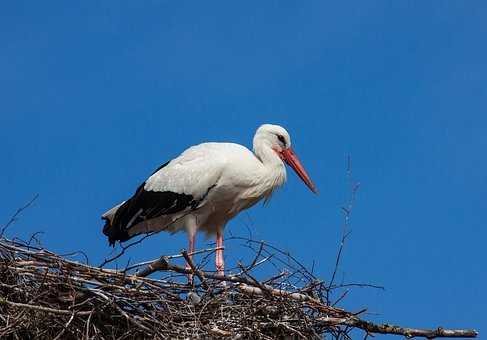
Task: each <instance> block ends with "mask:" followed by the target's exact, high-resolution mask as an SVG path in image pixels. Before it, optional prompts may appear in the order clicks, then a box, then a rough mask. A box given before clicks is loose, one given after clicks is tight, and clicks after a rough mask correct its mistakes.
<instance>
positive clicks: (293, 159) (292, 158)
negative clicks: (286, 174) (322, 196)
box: [281, 148, 318, 194]
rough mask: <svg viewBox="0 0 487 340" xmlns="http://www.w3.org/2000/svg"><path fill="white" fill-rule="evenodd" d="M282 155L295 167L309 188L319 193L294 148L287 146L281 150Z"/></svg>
mask: <svg viewBox="0 0 487 340" xmlns="http://www.w3.org/2000/svg"><path fill="white" fill-rule="evenodd" d="M281 157H282V159H283V160H284V161H285V162H286V163H287V164H288V165H289V166H290V167H291V168H293V169H294V171H295V172H296V174H298V176H299V177H300V178H301V179H302V180H303V182H304V184H306V185H307V186H308V188H310V189H311V191H312V192H314V193H315V194H317V193H318V189H316V186H315V184H314V183H313V181H312V180H311V178H310V177H309V175H308V173H307V172H306V170H305V169H304V166H303V165H302V164H301V162H300V161H299V158H298V156H296V154H295V153H294V151H293V149H291V148H287V149H284V150H282V151H281Z"/></svg>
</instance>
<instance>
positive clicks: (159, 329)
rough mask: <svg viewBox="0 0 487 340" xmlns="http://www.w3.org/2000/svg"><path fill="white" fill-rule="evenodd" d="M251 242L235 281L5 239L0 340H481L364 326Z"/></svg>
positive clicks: (294, 268)
mask: <svg viewBox="0 0 487 340" xmlns="http://www.w3.org/2000/svg"><path fill="white" fill-rule="evenodd" d="M248 244H251V245H254V244H255V245H256V248H255V254H256V256H255V257H254V258H253V260H252V261H251V262H250V265H248V266H244V265H243V264H240V266H239V268H236V269H237V270H239V271H238V274H234V275H232V274H227V275H218V274H216V273H214V272H209V271H203V270H201V269H199V268H201V264H198V265H196V264H195V263H194V262H193V260H191V258H190V257H189V256H188V254H187V253H186V252H185V251H183V252H182V254H180V255H174V256H162V257H160V258H159V259H157V260H155V261H153V262H151V263H145V265H146V267H145V268H144V269H142V270H140V271H138V272H134V271H133V270H135V269H136V268H140V267H141V266H140V265H134V266H132V267H130V268H131V270H129V269H128V268H125V269H124V270H111V269H105V268H99V267H94V266H90V265H87V264H83V263H80V262H76V261H72V260H68V259H67V258H65V257H62V256H59V255H56V254H54V253H52V252H49V251H47V250H45V249H42V248H40V247H34V246H31V245H29V244H27V243H23V242H21V241H12V240H8V239H6V238H0V338H4V337H9V338H58V339H61V338H85V339H89V338H97V339H98V338H99V339H108V338H110V339H112V338H113V339H126V338H151V339H152V338H155V339H165V338H174V339H178V338H179V339H180V338H241V339H275V338H284V337H291V338H306V339H321V338H323V337H325V336H326V337H327V338H335V339H348V338H349V335H348V334H349V333H350V331H351V330H352V329H361V330H363V331H364V334H366V335H369V334H372V333H383V334H396V335H402V336H406V337H413V336H417V337H426V338H436V337H476V335H477V333H476V332H475V331H474V330H447V329H442V328H437V329H431V330H422V329H412V328H402V327H398V326H392V325H388V324H383V325H379V324H374V323H371V322H368V321H365V320H363V319H362V318H361V317H359V314H360V315H361V312H359V313H352V312H349V311H345V310H343V309H340V308H337V307H334V306H332V305H331V303H330V301H328V300H327V296H328V295H329V294H328V290H329V289H333V288H332V287H328V286H327V285H326V284H324V283H323V282H322V281H317V280H316V279H315V278H314V277H313V276H312V275H311V274H310V272H309V271H307V270H306V269H305V268H304V267H303V266H302V265H301V264H298V263H294V262H293V261H295V260H294V259H292V260H290V258H287V259H285V255H284V254H285V253H284V252H281V253H278V252H276V251H274V254H270V253H272V252H273V249H274V250H275V248H271V247H268V246H267V245H266V244H265V243H264V242H253V241H252V242H250V241H249V243H248ZM211 251H213V249H209V250H207V252H206V253H210V252H211ZM200 253H205V252H204V251H203V252H200ZM276 253H277V254H276ZM270 256H272V260H271V257H270ZM279 256H280V257H279ZM178 257H183V258H185V259H186V262H187V264H188V265H189V268H185V267H183V266H179V265H176V264H174V263H171V262H172V259H177V258H178ZM271 261H276V262H275V263H274V265H276V266H277V264H278V263H284V262H286V261H287V263H288V265H287V266H286V268H285V271H282V268H281V270H279V273H278V274H276V275H275V276H274V277H272V278H270V279H268V280H264V281H258V280H257V279H256V278H255V277H256V276H255V275H254V274H253V273H252V271H253V270H255V268H257V267H258V266H259V265H260V264H262V263H270V262H271ZM289 263H291V265H289ZM293 263H294V265H292V264H293ZM151 274H153V275H154V276H156V275H158V274H163V275H171V276H170V277H169V278H168V279H156V278H149V277H148V276H149V275H151ZM187 274H194V275H196V276H197V277H198V278H199V279H200V281H199V282H200V283H199V284H193V285H188V284H187V283H186V275H187ZM221 282H226V285H225V286H222V285H221Z"/></svg>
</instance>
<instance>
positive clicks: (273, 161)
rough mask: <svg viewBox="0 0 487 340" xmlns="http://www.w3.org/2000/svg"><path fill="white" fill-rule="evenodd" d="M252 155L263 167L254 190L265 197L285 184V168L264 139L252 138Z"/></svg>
mask: <svg viewBox="0 0 487 340" xmlns="http://www.w3.org/2000/svg"><path fill="white" fill-rule="evenodd" d="M254 154H255V156H256V157H257V158H258V159H259V160H260V162H261V163H262V165H263V170H264V171H263V172H262V176H261V177H260V178H259V180H258V182H259V183H258V185H257V187H258V188H256V189H257V190H258V191H260V192H261V195H264V196H266V197H268V196H270V195H271V194H272V191H273V190H274V189H276V188H278V187H280V186H281V185H283V184H284V182H286V166H285V165H284V162H283V161H282V160H281V158H280V157H279V155H278V154H277V153H276V152H275V151H274V150H273V149H272V148H271V146H270V144H269V142H268V141H267V140H266V139H263V138H258V136H256V137H255V138H254Z"/></svg>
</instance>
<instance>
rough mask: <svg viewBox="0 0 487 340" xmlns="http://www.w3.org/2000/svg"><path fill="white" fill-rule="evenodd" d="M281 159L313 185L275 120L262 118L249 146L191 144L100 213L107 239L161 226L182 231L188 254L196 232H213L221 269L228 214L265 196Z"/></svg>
mask: <svg viewBox="0 0 487 340" xmlns="http://www.w3.org/2000/svg"><path fill="white" fill-rule="evenodd" d="M286 164H287V165H289V166H290V167H291V168H292V169H293V170H294V171H295V172H296V174H297V175H298V176H299V177H300V178H301V180H302V181H303V182H304V184H305V185H306V186H307V187H308V188H309V189H310V190H311V191H312V192H313V193H318V190H317V188H316V186H315V184H314V183H313V181H312V180H311V178H310V176H309V175H308V173H307V172H306V170H305V168H304V166H303V165H302V164H301V162H300V160H299V158H298V157H297V155H296V154H295V152H294V151H293V149H292V148H291V137H290V135H289V133H288V132H287V131H286V129H285V128H283V127H281V126H279V125H273V124H263V125H261V126H260V127H258V129H257V131H256V132H255V135H254V138H253V152H252V151H250V150H249V149H248V148H246V147H245V146H242V145H239V144H236V143H217V142H207V143H202V144H198V145H195V146H192V147H190V148H188V149H187V150H185V151H184V152H183V153H182V154H181V155H179V156H178V157H176V158H174V159H172V160H170V161H169V162H166V163H164V164H163V165H161V166H160V167H159V168H157V169H156V170H155V171H154V172H153V173H152V174H151V175H150V176H149V177H148V178H147V180H146V181H145V182H143V183H142V184H141V185H140V186H139V187H138V188H137V190H136V191H135V193H134V194H133V196H132V197H130V198H129V199H127V200H126V201H123V202H122V203H120V204H118V205H116V206H114V207H113V208H111V209H110V210H108V211H107V212H105V213H104V214H103V215H102V219H103V220H104V221H105V225H104V227H103V233H104V234H105V235H106V236H107V237H108V241H109V244H110V245H111V246H115V243H116V242H117V241H118V242H125V241H127V240H129V239H131V238H133V237H135V236H137V235H141V234H147V233H152V232H158V231H161V230H164V231H167V232H170V233H176V232H179V231H185V232H186V233H187V237H188V254H189V255H190V257H191V256H192V254H193V252H194V249H195V237H196V234H197V232H204V233H206V235H207V236H212V235H214V236H216V248H215V249H216V250H215V265H216V271H217V274H219V275H224V273H225V264H224V258H223V249H224V248H223V231H224V228H225V226H226V224H227V222H228V221H229V220H231V219H232V218H234V217H235V216H236V215H237V214H238V213H239V212H241V211H243V210H245V209H248V208H250V207H252V206H253V205H255V204H256V203H257V202H259V201H261V200H264V202H267V201H269V199H270V198H271V196H272V194H273V193H274V191H275V190H276V189H278V188H279V187H281V186H282V185H283V184H284V183H285V182H286V178H287V173H286Z"/></svg>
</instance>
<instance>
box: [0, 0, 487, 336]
mask: <svg viewBox="0 0 487 340" xmlns="http://www.w3.org/2000/svg"><path fill="white" fill-rule="evenodd" d="M486 22H487V5H486V3H485V2H481V1H444V2H439V1H401V2H399V1H394V2H391V1H373V2H371V1H366V2H364V1H350V2H346V3H345V2H341V3H340V4H337V3H335V4H332V3H327V2H322V1H306V2H292V1H282V2H277V1H268V2H245V3H238V4H237V3H236V2H232V3H229V2H212V3H211V4H210V3H208V2H186V1H180V2H169V1H144V2H136V1H130V2H128V1H96V2H95V1H83V2H79V3H77V4H74V3H72V2H71V3H69V6H68V4H67V3H66V2H49V3H47V2H24V1H15V2H4V3H2V4H1V5H0V42H1V44H0V75H1V77H0V94H1V95H0V96H1V100H0V126H1V128H0V131H1V134H0V155H1V156H2V164H3V166H2V168H1V170H0V185H1V187H2V192H3V195H2V197H3V198H2V199H1V202H2V204H0V217H1V219H2V220H4V221H7V220H8V218H9V216H10V215H11V214H12V213H13V212H14V211H15V209H16V208H17V207H19V206H20V205H22V204H23V203H25V202H26V201H28V200H29V199H30V198H31V197H32V196H33V194H35V193H39V195H40V196H39V199H38V201H37V202H36V204H35V205H34V207H32V208H30V209H29V210H28V212H26V213H25V215H24V216H22V218H21V220H20V221H19V222H18V223H17V224H16V225H15V227H12V228H11V229H10V233H9V235H10V236H14V235H17V236H21V237H26V236H27V235H30V234H31V233H33V232H35V231H43V232H44V234H43V236H42V240H43V243H44V245H45V246H47V247H49V248H51V249H52V250H55V251H60V252H62V251H70V250H77V249H81V250H84V251H85V252H86V253H87V254H88V255H89V257H90V259H91V260H92V262H94V263H99V261H100V260H101V259H103V258H104V257H105V256H106V255H107V254H108V253H109V252H110V249H109V248H108V245H107V242H106V239H105V238H104V236H103V235H102V234H101V228H102V223H101V221H100V220H99V216H100V214H101V213H102V212H104V211H105V210H106V209H107V208H109V207H111V206H112V205H113V204H115V203H118V201H120V200H122V199H125V198H127V197H128V196H130V195H131V194H132V192H133V191H134V189H135V188H136V186H137V185H138V184H139V183H140V182H141V181H143V180H144V179H145V177H146V176H147V175H148V174H150V172H151V171H152V170H153V169H155V168H156V167H157V166H158V165H159V164H161V163H162V162H164V161H166V160H167V159H170V158H171V157H174V156H176V155H177V154H178V153H179V152H181V151H182V150H184V149H185V148H186V147H188V146H190V145H193V144H196V143H199V142H202V141H234V142H238V143H241V144H244V145H247V146H251V139H252V136H253V133H254V131H255V129H256V128H257V127H258V126H259V125H260V124H262V123H267V122H269V123H277V124H281V125H283V126H285V127H286V128H287V129H288V130H289V131H290V133H291V136H292V138H293V144H294V148H295V150H296V152H297V153H298V154H299V155H300V158H301V160H302V161H303V163H304V164H305V166H306V167H307V169H308V172H309V173H310V175H311V176H312V178H313V179H314V181H315V182H316V184H317V186H318V188H319V190H320V195H319V196H315V195H313V194H311V193H310V192H309V191H308V190H307V188H306V187H305V186H304V185H302V183H301V182H300V181H299V179H298V178H297V177H296V176H295V175H294V174H290V175H289V180H288V183H287V185H286V186H285V188H283V189H282V190H281V191H280V192H279V194H277V195H275V197H274V198H273V200H272V202H271V204H270V205H269V206H268V207H262V206H258V207H254V208H252V209H251V210H250V211H249V214H248V215H245V214H243V215H241V216H239V217H237V218H236V219H235V220H234V221H232V222H231V223H230V224H229V226H228V228H227V229H228V230H230V231H231V232H232V233H233V234H237V235H238V234H240V235H246V233H247V229H246V227H245V224H247V223H248V221H249V218H250V219H251V220H252V232H253V234H254V237H255V238H257V239H265V240H268V241H270V242H272V243H273V244H276V245H278V246H279V247H281V248H283V249H286V250H289V251H291V252H292V253H293V254H294V255H295V256H296V257H297V258H299V259H301V260H302V261H303V262H304V263H306V264H308V265H311V263H312V262H313V260H315V262H316V271H317V273H318V274H319V275H320V276H321V277H322V278H324V279H327V278H328V277H329V276H330V272H331V271H332V270H333V264H334V258H335V254H336V251H337V245H338V242H339V238H340V231H341V229H340V225H341V223H342V216H341V212H340V206H341V205H342V204H343V202H344V201H345V199H346V197H347V193H348V191H347V183H346V173H345V170H346V163H347V162H346V160H347V156H348V155H351V158H352V166H353V173H354V176H355V178H356V179H357V180H359V181H360V182H361V188H360V190H359V193H358V197H357V202H356V206H355V209H354V212H353V220H352V234H351V236H350V239H349V241H348V243H347V244H346V248H345V253H344V257H343V263H342V267H341V269H342V270H341V273H340V275H342V274H344V275H345V278H346V280H347V281H350V282H368V283H376V284H380V285H383V286H385V287H386V290H385V291H375V290H361V289H356V290H354V291H352V292H351V293H350V295H349V296H348V297H347V300H346V301H345V303H344V306H346V307H348V308H352V309H354V310H359V309H361V308H362V307H365V306H366V307H368V308H369V311H370V312H373V313H378V315H372V316H370V318H372V319H374V320H379V321H380V320H382V321H388V322H391V323H401V324H404V325H410V326H418V327H434V326H438V325H441V326H444V327H446V326H449V327H476V328H477V329H480V330H481V331H482V330H485V326H486V321H485V317H484V312H485V311H484V307H485V304H486V302H487V293H486V290H485V286H486V285H487V271H486V269H485V268H486V266H485V261H486V251H485V246H484V245H483V242H485V240H486V239H487V231H486V228H485V225H486V224H485V220H486V216H485V211H486V210H485V203H486V199H485V197H486V194H487V160H486V157H485V150H486V148H487V134H486V132H487V116H486V111H485V109H486V104H487V86H486V79H487V63H486V60H487V47H486V44H485V41H486V37H487V25H486V24H485V23H486ZM199 244H200V245H205V244H206V241H204V240H200V243H199ZM185 246H186V242H185V237H184V235H176V236H169V235H165V234H161V235H157V236H155V237H154V238H153V239H151V240H149V241H148V242H147V243H144V244H143V245H141V246H139V247H137V248H136V249H133V250H132V252H131V253H130V257H131V258H132V259H136V260H139V259H150V258H153V257H156V256H158V255H160V254H162V253H173V252H178V251H179V249H181V248H182V247H185ZM232 249H233V248H232V246H230V247H227V254H228V255H227V256H228V257H227V260H228V261H230V262H231V261H234V260H235V259H237V258H238V256H239V254H238V252H239V251H240V250H239V248H238V247H237V246H235V248H234V251H233V252H232ZM125 260H126V259H125Z"/></svg>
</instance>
